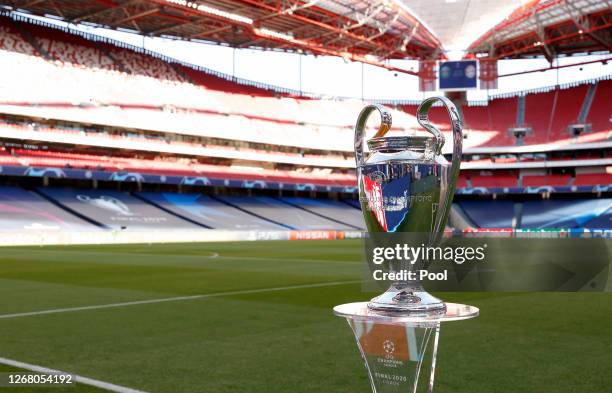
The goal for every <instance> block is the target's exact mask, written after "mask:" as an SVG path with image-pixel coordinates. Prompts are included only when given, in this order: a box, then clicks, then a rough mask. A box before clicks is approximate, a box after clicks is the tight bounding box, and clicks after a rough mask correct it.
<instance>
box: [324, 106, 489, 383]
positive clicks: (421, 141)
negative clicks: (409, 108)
mask: <svg viewBox="0 0 612 393" xmlns="http://www.w3.org/2000/svg"><path fill="white" fill-rule="evenodd" d="M437 101H439V102H441V103H442V105H444V106H445V107H446V109H447V110H448V113H449V115H450V118H451V125H452V128H453V138H454V149H453V158H452V161H451V162H450V163H449V162H447V161H446V160H445V159H444V157H443V156H442V154H441V152H442V146H443V145H444V136H443V135H442V133H441V132H440V131H439V130H438V129H437V128H435V127H434V126H433V125H432V124H431V123H430V122H429V119H428V116H427V115H428V113H429V110H430V109H431V107H432V105H433V104H434V103H435V102H437ZM375 111H378V112H379V113H380V115H381V118H382V121H381V125H380V128H379V129H378V132H377V133H376V135H375V136H374V138H372V139H370V140H369V141H368V147H369V153H368V155H367V157H366V154H365V153H364V151H363V139H364V134H365V125H366V121H367V120H368V117H369V116H370V114H372V113H373V112H375ZM417 118H418V121H419V124H421V126H423V127H424V128H425V129H426V130H427V131H429V132H430V133H431V134H432V136H403V137H385V134H386V133H387V132H388V131H389V130H390V129H391V114H390V113H389V112H387V111H386V110H385V109H384V108H383V107H382V106H379V105H368V106H366V107H365V108H364V109H363V111H362V112H361V114H360V115H359V119H358V120H357V126H356V127H355V158H356V160H357V172H358V176H359V196H360V200H361V208H362V210H363V214H364V217H365V221H366V225H367V228H368V231H369V237H370V238H369V239H368V240H367V241H368V242H371V243H373V244H374V245H377V246H378V245H380V244H383V245H389V244H393V243H395V242H404V243H412V244H414V242H418V243H419V244H420V243H421V242H422V243H423V245H427V246H430V247H431V246H436V245H438V244H439V242H440V240H441V238H442V235H443V234H444V227H445V226H446V220H447V218H448V213H449V210H450V207H451V203H452V199H453V193H454V190H455V182H456V181H457V176H458V174H459V163H460V161H461V142H462V136H461V128H462V122H461V118H460V116H459V113H458V112H457V108H455V105H453V103H452V102H451V101H450V100H448V99H446V98H442V97H440V98H437V97H436V98H428V99H426V100H425V101H423V103H422V104H421V106H419V109H418V113H417ZM393 233H395V235H393ZM423 267H425V268H426V267H427V266H426V261H418V263H417V262H415V264H414V265H412V264H409V265H408V266H405V265H402V263H398V262H397V261H395V260H394V261H393V263H390V264H389V266H388V270H389V271H391V272H392V271H394V270H395V271H398V270H399V269H423ZM478 313H479V310H478V308H476V307H472V306H469V305H464V304H454V303H446V304H445V303H444V302H442V301H441V300H440V299H437V298H436V297H434V296H432V295H430V294H429V293H427V292H426V291H425V290H424V289H423V286H422V284H421V282H419V281H418V280H416V281H413V280H405V281H402V280H398V281H394V282H392V283H391V286H390V288H389V289H388V290H387V291H386V292H385V293H383V294H382V295H380V296H377V297H375V298H374V299H372V300H371V301H370V302H369V303H367V302H357V303H347V304H341V305H338V306H336V307H334V314H336V315H337V316H339V317H343V318H345V319H346V321H347V322H348V324H349V326H350V327H351V330H352V331H353V334H354V336H355V340H356V342H357V347H358V348H359V352H360V354H361V357H362V358H363V360H364V363H365V367H366V370H367V372H368V377H369V380H370V386H371V388H372V392H373V393H408V392H410V393H421V392H423V393H424V392H427V393H432V391H433V386H434V376H435V370H436V362H437V359H438V342H439V337H440V325H441V323H442V322H450V321H460V320H465V319H470V318H474V317H476V316H478Z"/></svg>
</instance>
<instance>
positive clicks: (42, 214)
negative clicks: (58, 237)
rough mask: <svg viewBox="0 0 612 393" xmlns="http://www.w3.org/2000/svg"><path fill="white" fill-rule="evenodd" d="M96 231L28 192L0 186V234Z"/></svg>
mask: <svg viewBox="0 0 612 393" xmlns="http://www.w3.org/2000/svg"><path fill="white" fill-rule="evenodd" d="M96 229H98V228H96V226H94V225H92V224H90V223H89V222H87V221H85V220H82V219H80V218H78V217H76V216H74V215H73V214H70V213H68V212H66V211H65V210H63V209H62V208H60V207H58V206H56V205H54V204H53V203H51V202H50V201H48V200H46V199H45V198H43V197H41V196H40V195H38V194H36V193H34V192H32V191H26V190H24V189H22V188H19V187H6V186H0V231H23V230H25V231H35V230H38V231H40V230H44V231H57V230H68V231H69V230H73V231H92V230H94V231H95V230H96Z"/></svg>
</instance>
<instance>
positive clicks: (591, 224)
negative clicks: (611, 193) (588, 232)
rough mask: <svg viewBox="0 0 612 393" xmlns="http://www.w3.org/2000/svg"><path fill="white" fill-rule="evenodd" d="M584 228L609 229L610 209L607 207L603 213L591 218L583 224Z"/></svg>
mask: <svg viewBox="0 0 612 393" xmlns="http://www.w3.org/2000/svg"><path fill="white" fill-rule="evenodd" d="M585 228H589V229H610V228H612V209H608V210H607V211H606V212H605V213H603V214H600V215H599V216H598V217H596V218H593V219H592V220H590V221H588V222H587V223H586V224H585Z"/></svg>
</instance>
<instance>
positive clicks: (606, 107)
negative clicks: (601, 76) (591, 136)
mask: <svg viewBox="0 0 612 393" xmlns="http://www.w3.org/2000/svg"><path fill="white" fill-rule="evenodd" d="M611 102H612V80H602V81H599V82H598V83H597V87H596V91H595V96H594V97H593V102H592V103H591V108H590V110H589V113H588V115H587V117H586V120H587V123H590V124H591V126H592V128H593V131H609V130H611V129H612V105H610V103H611Z"/></svg>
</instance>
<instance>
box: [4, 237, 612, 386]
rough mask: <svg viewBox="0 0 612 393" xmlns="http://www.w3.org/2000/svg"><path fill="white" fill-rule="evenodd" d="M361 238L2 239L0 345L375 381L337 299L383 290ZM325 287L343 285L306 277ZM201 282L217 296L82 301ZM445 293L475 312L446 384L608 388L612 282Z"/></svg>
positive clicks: (28, 356) (272, 377)
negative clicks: (20, 242) (604, 288)
mask: <svg viewBox="0 0 612 393" xmlns="http://www.w3.org/2000/svg"><path fill="white" fill-rule="evenodd" d="M361 250H362V248H361V244H360V243H359V242H357V241H349V240H345V241H326V242H319V241H310V242H248V243H210V244H175V245H120V246H78V247H76V246H75V247H14V248H1V249H0V357H2V358H8V359H14V360H18V361H21V362H25V363H31V364H36V365H40V366H44V367H48V368H53V369H58V370H63V371H68V372H71V373H75V374H79V375H82V376H86V377H89V378H94V379H98V380H101V381H106V382H109V383H113V384H117V385H121V386H126V387H130V388H134V389H140V390H144V391H148V392H164V393H165V392H168V393H174V392H177V393H188V392H194V393H195V392H197V393H202V392H204V393H225V392H228V393H229V392H236V393H238V392H240V393H263V392H273V393H276V392H290V393H302V392H304V393H305V392H316V393H335V392H337V393H341V392H350V393H356V392H363V393H366V392H369V389H370V387H369V383H368V381H367V377H366V373H365V369H364V367H363V363H362V361H361V359H360V358H359V355H358V352H357V348H356V345H355V343H354V340H353V337H352V336H351V333H350V331H349V328H348V326H347V324H346V322H345V321H344V320H342V319H340V318H337V317H334V316H333V315H332V311H331V309H332V307H333V306H334V305H336V304H340V303H345V302H350V301H360V300H368V299H369V298H370V297H372V296H373V294H371V293H364V292H362V290H361V286H360V284H358V283H356V282H355V281H357V280H359V279H360V276H361V265H360V264H361V262H360V261H361ZM343 282H346V283H343ZM320 283H336V285H328V286H310V287H309V286H308V285H309V284H320ZM283 287H284V289H283ZM287 287H289V288H287ZM271 288H281V289H279V290H269V291H268V290H266V289H271ZM258 289H263V291H252V292H247V293H241V292H240V291H249V290H258ZM223 293H229V294H227V295H223ZM203 294H214V296H211V297H197V298H192V299H189V298H187V299H182V300H175V301H167V302H153V303H139V304H134V305H130V306H123V307H109V308H90V309H87V308H86V307H88V306H98V305H108V304H114V303H124V302H139V301H145V300H148V299H162V298H173V297H180V296H192V295H203ZM438 295H439V296H440V297H442V298H443V299H445V300H447V301H453V302H464V303H469V304H473V305H475V306H478V307H480V309H481V315H480V317H478V318H476V319H473V320H469V321H462V322H454V323H448V324H446V325H443V326H442V331H441V339H440V351H439V363H438V368H437V379H436V388H435V391H436V392H439V393H443V392H449V393H450V392H453V393H479V392H483V393H485V392H486V393H490V392H521V393H531V392H533V393H546V392H551V393H553V392H554V393H564V392H567V393H570V392H578V391H579V392H581V393H588V392H593V393H600V392H604V391H609V389H610V383H611V382H612V380H611V377H610V376H611V373H612V334H611V333H612V331H611V326H612V295H611V294H609V293H461V294H460V293H442V294H438ZM79 307H81V309H77V310H65V311H62V312H57V313H49V314H33V315H16V316H12V317H7V315H9V314H23V313H30V312H38V311H44V310H55V309H71V308H79ZM83 307H85V308H83ZM10 370H14V369H12V368H10V367H7V366H0V372H7V371H10ZM4 391H6V392H10V393H12V392H13V391H15V392H17V393H19V392H23V393H30V392H33V393H36V392H45V391H49V392H52V393H53V392H57V393H59V392H62V391H66V392H74V393H81V392H96V393H98V392H102V390H99V389H96V388H91V387H88V386H83V385H79V386H77V387H76V388H71V389H58V388H48V389H47V388H19V389H13V390H11V389H10V388H0V393H2V392H4Z"/></svg>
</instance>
